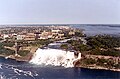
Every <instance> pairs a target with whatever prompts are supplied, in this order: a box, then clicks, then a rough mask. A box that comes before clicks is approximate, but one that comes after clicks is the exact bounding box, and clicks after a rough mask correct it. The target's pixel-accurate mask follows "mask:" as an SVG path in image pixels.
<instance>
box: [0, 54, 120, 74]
mask: <svg viewBox="0 0 120 79" xmlns="http://www.w3.org/2000/svg"><path fill="white" fill-rule="evenodd" d="M0 57H4V58H5V59H13V60H15V61H20V62H29V60H27V59H26V60H25V59H21V58H15V57H8V56H5V55H0ZM6 57H8V58H6ZM74 67H78V68H87V69H98V70H110V71H115V72H120V69H109V68H105V67H101V66H94V67H90V66H88V67H87V66H74Z"/></svg>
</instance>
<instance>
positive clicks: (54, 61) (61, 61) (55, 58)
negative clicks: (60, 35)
mask: <svg viewBox="0 0 120 79" xmlns="http://www.w3.org/2000/svg"><path fill="white" fill-rule="evenodd" d="M78 58H79V59H80V58H81V54H79V55H78ZM78 58H75V56H74V52H70V51H64V50H59V49H49V48H48V49H40V48H38V49H37V51H36V52H35V54H34V56H33V58H32V59H31V60H30V63H33V64H37V65H41V64H44V65H54V66H64V67H74V65H73V62H74V61H75V60H76V59H78Z"/></svg>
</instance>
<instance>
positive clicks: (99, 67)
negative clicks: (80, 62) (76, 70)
mask: <svg viewBox="0 0 120 79" xmlns="http://www.w3.org/2000/svg"><path fill="white" fill-rule="evenodd" d="M76 67H80V68H88V69H100V70H110V71H117V72H120V69H109V68H105V67H101V66H91V67H90V66H76Z"/></svg>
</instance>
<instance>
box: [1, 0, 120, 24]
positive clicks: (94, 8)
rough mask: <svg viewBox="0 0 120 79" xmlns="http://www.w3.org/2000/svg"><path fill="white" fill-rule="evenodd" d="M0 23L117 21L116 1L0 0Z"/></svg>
mask: <svg viewBox="0 0 120 79" xmlns="http://www.w3.org/2000/svg"><path fill="white" fill-rule="evenodd" d="M3 24H120V0H92V1H91V0H0V25H3Z"/></svg>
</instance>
